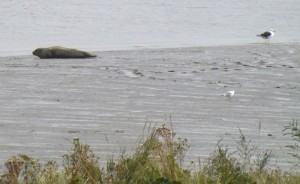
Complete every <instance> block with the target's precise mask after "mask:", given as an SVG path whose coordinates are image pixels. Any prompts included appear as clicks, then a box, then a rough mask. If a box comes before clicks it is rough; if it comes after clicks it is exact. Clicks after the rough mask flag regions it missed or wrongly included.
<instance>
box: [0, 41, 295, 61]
mask: <svg viewBox="0 0 300 184" xmlns="http://www.w3.org/2000/svg"><path fill="white" fill-rule="evenodd" d="M299 44H300V43H299V42H270V43H269V44H266V43H265V42H264V40H262V41H261V42H253V43H240V44H224V45H220V44H205V45H193V44H184V45H181V46H173V47H172V46H163V45H152V46H129V47H123V48H122V47H115V48H103V49H94V48H81V47H72V46H70V47H69V46H68V47H69V48H76V49H79V50H84V51H88V52H92V53H100V52H116V51H133V50H137V51H138V50H165V49H167V50H168V49H183V48H205V47H207V48H209V47H240V46H251V45H299ZM51 46H54V45H49V46H41V47H51ZM36 48H37V47H35V48H32V49H26V50H19V51H14V50H8V51H1V52H0V58H2V57H25V56H30V55H32V54H31V52H32V51H33V50H35V49H36ZM2 52H3V53H4V52H8V53H14V54H3V53H2Z"/></svg>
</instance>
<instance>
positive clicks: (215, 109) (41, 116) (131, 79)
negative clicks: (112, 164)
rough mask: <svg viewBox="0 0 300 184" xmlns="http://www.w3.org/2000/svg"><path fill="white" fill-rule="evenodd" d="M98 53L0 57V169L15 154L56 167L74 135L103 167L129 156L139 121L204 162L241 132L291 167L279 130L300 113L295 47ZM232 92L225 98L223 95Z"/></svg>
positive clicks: (299, 48) (298, 50)
mask: <svg viewBox="0 0 300 184" xmlns="http://www.w3.org/2000/svg"><path fill="white" fill-rule="evenodd" d="M96 54H97V55H98V57H97V58H92V59H43V60H42V59H39V58H37V57H34V56H13V57H2V58H0V75H1V77H0V85H1V90H0V103H1V106H0V108H1V109H0V117H1V121H0V165H1V166H3V164H4V163H5V161H6V160H7V159H8V158H9V157H10V156H12V155H14V154H20V153H25V154H28V155H31V156H33V157H37V158H39V159H40V160H41V161H46V160H55V161H57V162H58V164H61V163H62V162H61V161H62V155H63V154H64V153H66V152H67V151H68V150H70V149H71V148H72V139H73V138H74V137H79V138H80V139H81V141H82V142H83V143H86V144H89V145H90V146H91V148H92V150H93V151H94V152H95V153H96V155H98V156H100V163H101V162H103V163H105V162H106V160H107V159H108V158H109V157H110V156H111V155H113V156H115V157H118V155H119V154H120V153H121V151H120V150H122V149H125V150H126V151H127V152H128V154H129V153H130V152H131V151H132V150H133V148H134V147H135V146H136V145H137V144H138V139H139V138H140V137H141V135H142V134H143V128H144V126H145V125H146V127H148V125H150V124H151V125H155V124H156V123H158V124H157V126H159V125H160V124H162V123H166V124H167V125H168V126H170V125H172V128H173V129H174V131H175V132H176V133H177V135H176V137H182V138H186V139H188V141H189V143H190V145H191V147H190V149H189V150H188V152H187V154H186V161H187V162H188V161H190V160H194V161H196V160H197V159H198V158H199V157H200V159H201V160H203V159H204V158H206V157H207V156H208V155H209V154H211V153H212V152H213V150H214V149H215V146H216V143H217V142H218V141H219V140H220V139H221V138H223V140H222V144H223V145H228V146H229V147H232V150H234V149H233V148H235V147H236V144H235V142H236V140H238V137H239V129H240V130H241V131H242V132H243V133H244V135H245V136H246V137H247V138H248V139H252V144H253V145H254V146H256V147H257V148H258V151H264V150H267V149H272V150H273V155H274V157H273V159H272V163H273V164H271V167H274V166H275V165H277V166H280V167H282V168H288V167H289V163H288V162H289V161H291V158H290V157H289V155H287V154H286V152H287V151H288V150H287V149H286V148H285V145H287V144H290V143H291V142H292V139H291V138H290V137H288V136H283V132H282V129H283V128H284V126H285V125H288V123H291V122H292V121H293V119H296V120H297V119H300V45H299V44H252V45H238V46H214V47H192V48H171V49H140V50H127V51H105V52H97V53H96ZM229 90H235V95H234V96H233V97H232V98H231V99H228V98H226V97H224V96H222V94H224V93H226V92H227V91H229ZM147 129H148V128H146V130H147ZM146 132H147V131H146ZM146 132H144V134H146ZM176 137H175V138H176ZM102 166H104V165H102Z"/></svg>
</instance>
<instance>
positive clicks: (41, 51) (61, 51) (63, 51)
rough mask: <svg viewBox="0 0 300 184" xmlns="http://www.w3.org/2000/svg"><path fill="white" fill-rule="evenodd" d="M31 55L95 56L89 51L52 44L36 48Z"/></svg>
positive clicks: (57, 56)
mask: <svg viewBox="0 0 300 184" xmlns="http://www.w3.org/2000/svg"><path fill="white" fill-rule="evenodd" d="M32 54H33V55H35V56H38V57H39V58H41V59H49V58H90V57H97V56H96V55H94V54H91V53H89V52H85V51H81V50H77V49H72V48H66V47H61V46H54V47H48V48H37V49H35V50H34V51H33V52H32Z"/></svg>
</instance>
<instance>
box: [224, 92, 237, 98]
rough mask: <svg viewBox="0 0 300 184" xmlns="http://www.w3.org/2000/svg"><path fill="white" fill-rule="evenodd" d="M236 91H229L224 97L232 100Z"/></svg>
mask: <svg viewBox="0 0 300 184" xmlns="http://www.w3.org/2000/svg"><path fill="white" fill-rule="evenodd" d="M234 93H235V91H234V90H232V91H227V92H226V93H225V94H224V95H223V96H225V97H228V98H231V97H232V96H233V95H234Z"/></svg>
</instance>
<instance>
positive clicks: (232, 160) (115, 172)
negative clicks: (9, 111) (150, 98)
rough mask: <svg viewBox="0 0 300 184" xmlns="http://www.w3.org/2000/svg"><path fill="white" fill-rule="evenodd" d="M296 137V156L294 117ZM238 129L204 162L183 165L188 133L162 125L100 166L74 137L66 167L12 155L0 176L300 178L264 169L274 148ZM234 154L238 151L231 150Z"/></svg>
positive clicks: (251, 181)
mask: <svg viewBox="0 0 300 184" xmlns="http://www.w3.org/2000/svg"><path fill="white" fill-rule="evenodd" d="M283 132H284V135H288V136H291V137H293V138H294V140H295V144H294V145H287V146H288V147H289V148H290V150H291V152H290V153H289V154H291V155H292V156H293V157H294V158H295V160H296V161H298V162H295V165H297V164H299V161H300V155H299V153H300V150H299V142H300V129H299V128H298V122H296V121H293V122H292V123H291V124H290V125H288V126H286V127H285V128H284V130H283ZM250 142H251V141H250V140H247V139H246V137H245V136H244V135H243V133H242V132H241V131H240V137H239V139H238V140H237V142H236V143H237V149H236V152H234V153H235V154H232V152H231V153H230V152H229V149H228V148H227V147H226V146H223V145H222V144H221V142H219V143H218V144H217V148H216V150H215V152H214V153H213V154H212V156H210V158H209V159H207V161H206V162H205V163H197V164H196V163H191V165H190V166H189V167H183V165H182V164H183V160H184V155H185V153H186V151H187V149H188V148H189V145H188V141H187V140H186V139H181V138H178V139H175V133H174V132H173V131H172V130H171V129H170V128H167V127H165V126H164V125H163V126H162V127H160V128H153V130H152V131H150V133H149V135H148V137H147V138H146V139H145V140H143V141H142V142H141V145H140V146H138V147H137V148H136V150H135V152H134V153H133V154H132V155H131V156H128V157H126V156H124V155H121V156H120V158H118V160H116V161H115V160H114V159H111V160H109V161H107V164H106V167H100V166H99V164H98V159H99V158H98V157H97V156H96V155H94V154H93V152H92V150H91V149H90V147H89V146H88V145H86V144H83V143H81V142H80V140H79V139H74V140H73V149H72V150H71V151H70V152H69V153H67V154H65V155H64V156H63V160H64V161H63V168H62V169H59V168H58V165H57V164H56V163H55V162H54V161H48V162H47V163H45V164H41V163H40V162H39V161H38V160H36V159H34V158H32V157H29V156H27V155H16V156H12V157H11V158H10V159H9V160H8V161H7V162H6V164H5V171H3V173H2V175H1V177H0V183H1V184H2V183H3V184H17V183H20V184H23V183H24V184H83V183H84V184H244V183H245V184H267V183H268V184H269V183H272V184H299V183H300V173H299V172H298V173H283V172H282V171H281V170H280V169H278V168H276V169H273V170H266V169H265V166H266V165H267V164H268V162H269V160H270V158H271V156H272V154H271V151H268V150H267V151H265V152H263V153H257V151H256V149H255V147H251V145H250ZM233 155H235V156H233Z"/></svg>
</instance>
